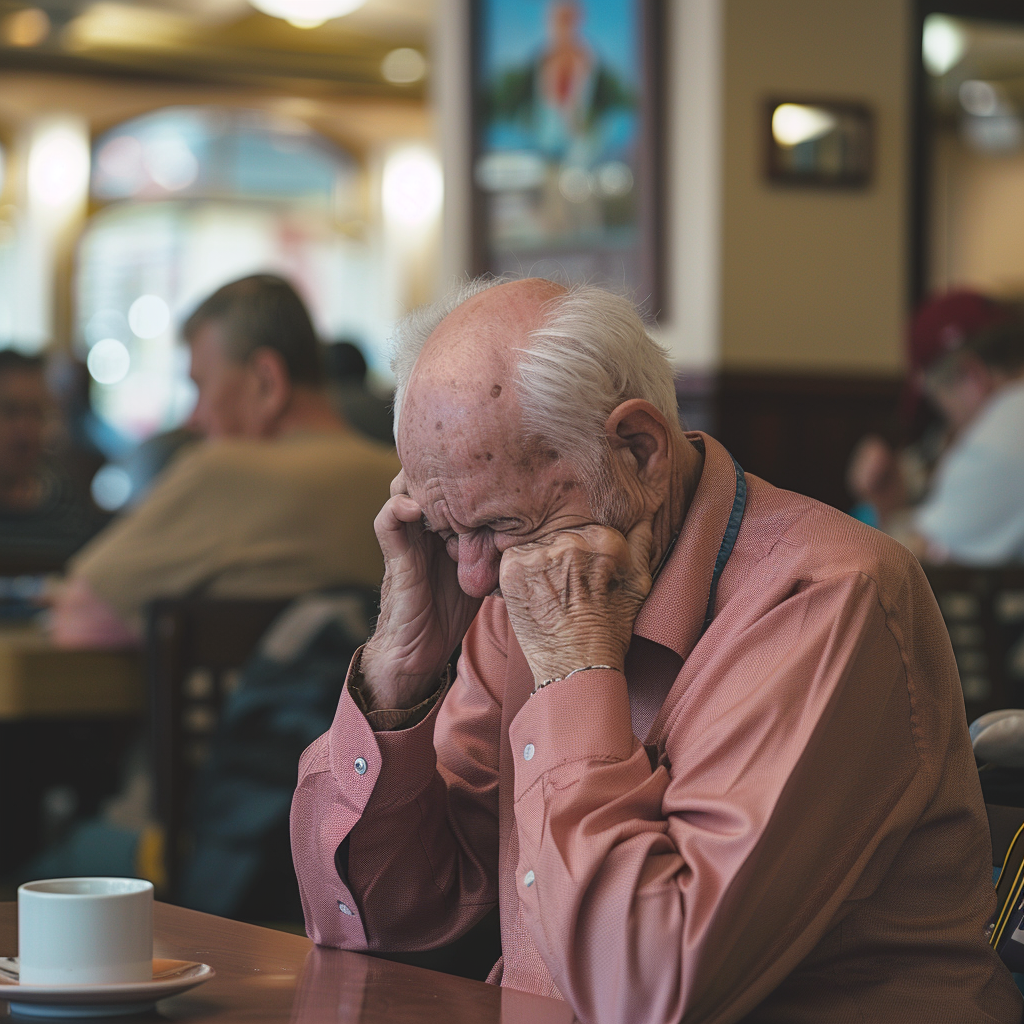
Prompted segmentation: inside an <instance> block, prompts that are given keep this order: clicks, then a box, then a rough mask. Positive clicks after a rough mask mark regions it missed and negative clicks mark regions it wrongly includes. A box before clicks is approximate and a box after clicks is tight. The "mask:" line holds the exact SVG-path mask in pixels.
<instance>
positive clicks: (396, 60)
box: [380, 46, 427, 85]
mask: <svg viewBox="0 0 1024 1024" xmlns="http://www.w3.org/2000/svg"><path fill="white" fill-rule="evenodd" d="M380 73H381V74H382V75H383V76H384V77H385V78H386V79H387V80H388V81H389V82H393V83H394V84H395V85H409V84H410V83H411V82H418V81H419V80H420V79H421V78H422V77H423V76H424V75H425V74H426V73H427V62H426V60H425V59H424V57H423V54H422V53H420V51H419V50H414V49H412V48H411V47H409V46H402V47H399V48H398V49H397V50H392V51H391V52H390V53H389V54H388V55H387V56H386V57H385V58H384V60H382V61H381V64H380Z"/></svg>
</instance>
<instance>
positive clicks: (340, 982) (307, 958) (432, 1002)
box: [0, 903, 574, 1024]
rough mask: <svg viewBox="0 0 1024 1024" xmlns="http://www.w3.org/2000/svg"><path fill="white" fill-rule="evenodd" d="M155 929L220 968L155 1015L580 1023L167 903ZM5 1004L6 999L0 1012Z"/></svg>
mask: <svg viewBox="0 0 1024 1024" xmlns="http://www.w3.org/2000/svg"><path fill="white" fill-rule="evenodd" d="M155 931H156V936H155V950H154V954H155V955H156V956H158V957H170V958H172V959H177V960H198V961H200V962H202V963H207V964H210V965H211V966H212V967H214V968H215V969H216V971H217V977H216V978H214V979H213V980H212V981H209V982H207V983H206V984H205V985H201V986H200V987H199V988H196V989H193V990H192V991H191V992H186V993H184V994H183V995H180V996H174V997H172V998H171V999H164V1000H162V1001H161V1002H160V1003H158V1004H157V1012H158V1014H159V1016H160V1017H163V1018H165V1019H167V1020H180V1021H187V1022H190V1024H199V1022H201V1021H211V1022H217V1024H226V1022H228V1021H245V1022H246V1024H255V1022H259V1021H267V1022H275V1024H276V1022H280V1024H345V1022H351V1024H356V1022H358V1024H430V1022H434V1021H436V1022H438V1024H571V1022H572V1021H573V1019H574V1018H573V1013H572V1010H570V1009H569V1006H568V1005H567V1004H566V1003H562V1002H559V1001H558V1000H555V999H545V998H544V997H543V996H533V995H527V994H526V993H524V992H516V991H514V990H512V989H501V988H497V987H496V986H494V985H484V984H482V983H481V982H478V981H467V980H466V979H464V978H455V977H452V976H451V975H448V974H438V973H436V972H434V971H425V970H422V969H421V968H419V967H409V966H406V965H405V964H397V963H391V962H390V961H387V960H378V959H376V958H374V957H369V956H363V955H362V954H360V953H346V952H343V951H342V950H338V949H323V948H321V947H319V946H314V945H313V943H312V942H310V941H309V939H306V938H303V937H301V936H298V935H289V934H287V933H285V932H276V931H271V930H270V929H268V928H257V927H255V926H254V925H248V924H240V923H238V922H237V921H227V920H224V919H223V918H220V917H212V916H210V915H209V914H199V913H197V912H196V911H194V910H184V909H182V908H181V907H172V906H170V905H168V904H165V903H158V904H156V914H155ZM16 947H17V910H16V904H14V903H0V956H12V955H14V953H15V950H16ZM4 1008H6V1003H4V1002H3V1001H0V1013H3V1010H4ZM106 1019H107V1020H109V1021H114V1020H115V1018H106ZM120 1019H123V1020H125V1021H130V1020H132V1019H133V1018H128V1017H126V1018H120ZM148 1019H150V1020H153V1019H155V1018H153V1017H152V1016H151V1017H149V1018H148Z"/></svg>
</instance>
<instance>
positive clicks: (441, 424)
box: [434, 420, 444, 430]
mask: <svg viewBox="0 0 1024 1024" xmlns="http://www.w3.org/2000/svg"><path fill="white" fill-rule="evenodd" d="M443 428H444V424H443V423H442V422H441V421H440V420H438V421H437V422H436V423H435V424H434V429H435V430H442V429H443Z"/></svg>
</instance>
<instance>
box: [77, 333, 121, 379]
mask: <svg viewBox="0 0 1024 1024" xmlns="http://www.w3.org/2000/svg"><path fill="white" fill-rule="evenodd" d="M131 363H132V360H131V356H129V354H128V349H126V348H125V347H124V345H122V344H121V342H119V341H118V340H117V338H104V339H103V340H102V341H97V342H96V344H95V345H93V347H92V348H91V349H89V355H88V358H87V359H86V361H85V365H86V366H87V367H88V369H89V374H90V376H91V377H92V379H93V380H94V381H96V383H97V384H117V383H119V382H120V381H122V380H124V379H125V377H127V376H128V370H129V368H130V367H131Z"/></svg>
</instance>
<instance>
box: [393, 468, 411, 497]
mask: <svg viewBox="0 0 1024 1024" xmlns="http://www.w3.org/2000/svg"><path fill="white" fill-rule="evenodd" d="M408 493H409V490H408V488H407V487H406V485H405V470H404V469H400V470H399V471H398V476H396V477H395V479H394V480H392V481H391V497H392V498H393V497H394V496H395V495H396V494H408Z"/></svg>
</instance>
